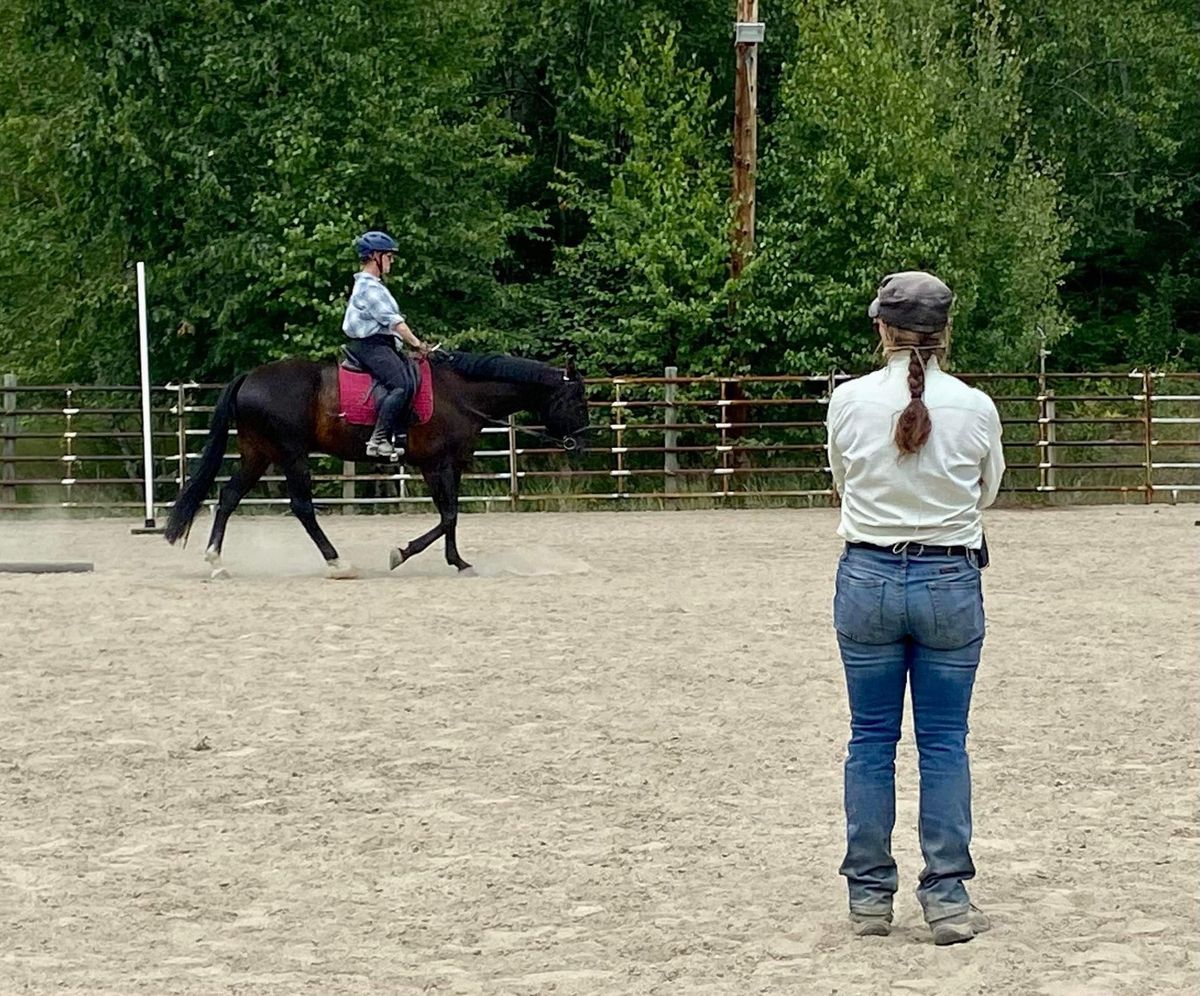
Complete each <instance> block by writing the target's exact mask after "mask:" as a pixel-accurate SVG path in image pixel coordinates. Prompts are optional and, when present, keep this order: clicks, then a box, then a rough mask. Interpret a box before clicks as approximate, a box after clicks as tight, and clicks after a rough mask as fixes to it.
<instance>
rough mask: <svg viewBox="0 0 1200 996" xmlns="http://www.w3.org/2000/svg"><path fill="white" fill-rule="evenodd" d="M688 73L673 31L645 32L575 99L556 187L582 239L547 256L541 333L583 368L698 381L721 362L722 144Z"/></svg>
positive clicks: (724, 267)
mask: <svg viewBox="0 0 1200 996" xmlns="http://www.w3.org/2000/svg"><path fill="white" fill-rule="evenodd" d="M690 61H691V60H684V59H682V58H681V56H680V53H679V49H678V45H677V41H676V29H675V28H674V27H673V26H668V25H661V26H658V27H648V28H646V29H644V30H643V31H642V33H641V35H640V36H639V38H638V39H637V41H636V43H633V44H629V45H627V46H626V47H625V54H624V58H623V59H622V61H621V62H620V63H619V64H618V65H617V66H616V67H615V69H614V71H613V72H612V73H611V74H610V75H608V76H601V75H599V74H593V76H592V78H591V80H590V82H589V84H588V85H587V86H586V87H585V88H584V89H583V91H582V93H581V98H582V100H583V101H585V102H586V108H587V114H586V116H585V120H586V122H587V127H586V129H585V131H583V132H582V133H577V134H575V135H574V136H573V141H574V159H575V162H576V163H577V166H576V168H575V169H572V170H563V171H560V181H559V183H557V184H556V185H555V186H556V189H557V190H558V191H559V193H560V194H561V197H562V204H563V206H564V207H565V208H566V209H568V210H572V211H576V212H578V213H579V214H580V215H581V216H582V217H583V218H585V219H586V221H587V226H588V227H587V234H586V236H585V237H584V238H583V239H582V241H580V242H579V243H578V244H577V245H572V246H563V247H560V249H559V251H558V261H557V266H556V269H555V277H554V279H553V282H552V286H553V287H555V288H556V289H557V291H558V293H556V294H553V295H551V296H550V298H549V303H550V306H549V307H548V308H547V311H546V314H545V322H546V326H547V328H550V329H552V330H553V332H554V334H555V335H557V336H558V337H559V338H561V339H563V340H565V341H571V342H573V343H574V344H575V345H576V346H577V348H579V349H580V350H581V351H582V354H583V355H584V356H586V357H587V359H588V361H590V363H591V365H592V368H593V369H594V368H596V367H597V366H600V367H605V368H609V369H613V370H629V369H635V370H646V369H649V370H656V369H659V368H661V367H662V366H663V365H664V364H679V365H680V366H682V367H684V368H686V369H688V370H709V369H714V368H718V367H719V366H720V365H721V363H722V362H724V360H725V359H727V357H728V355H729V350H730V348H731V343H729V341H728V340H727V337H726V332H727V330H726V329H725V328H724V325H725V323H724V322H723V317H724V314H725V312H726V310H727V299H726V284H727V282H728V254H729V248H728V247H729V243H728V237H727V235H726V231H727V229H728V225H729V210H728V205H727V201H728V184H729V179H728V176H729V174H728V168H727V166H726V165H725V164H726V162H727V159H728V141H727V139H726V138H725V137H724V136H721V137H717V135H716V134H714V132H715V123H716V122H717V121H719V120H720V114H719V112H718V110H717V108H716V107H714V105H713V102H712V99H711V96H710V95H711V80H710V77H709V75H708V73H707V72H706V71H705V70H704V69H702V68H700V67H698V66H696V65H694V64H689V62H690Z"/></svg>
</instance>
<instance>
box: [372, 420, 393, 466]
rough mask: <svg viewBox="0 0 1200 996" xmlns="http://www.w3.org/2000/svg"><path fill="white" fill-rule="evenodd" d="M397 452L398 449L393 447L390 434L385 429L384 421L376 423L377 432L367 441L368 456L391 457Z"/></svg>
mask: <svg viewBox="0 0 1200 996" xmlns="http://www.w3.org/2000/svg"><path fill="white" fill-rule="evenodd" d="M395 452H396V447H395V446H393V445H392V441H391V439H389V438H388V432H387V430H386V429H385V428H384V427H383V420H382V419H380V420H379V421H378V422H376V423H375V431H374V432H372V433H371V438H370V439H368V440H367V456H369V457H391V456H392V454H394V453H395Z"/></svg>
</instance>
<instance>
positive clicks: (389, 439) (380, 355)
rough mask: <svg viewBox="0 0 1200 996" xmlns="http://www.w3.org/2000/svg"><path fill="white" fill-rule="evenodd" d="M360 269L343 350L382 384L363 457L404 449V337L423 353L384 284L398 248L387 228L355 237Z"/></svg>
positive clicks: (410, 374) (412, 383) (411, 378)
mask: <svg viewBox="0 0 1200 996" xmlns="http://www.w3.org/2000/svg"><path fill="white" fill-rule="evenodd" d="M356 245H357V248H358V258H359V259H360V260H362V264H363V265H362V269H361V270H360V271H359V272H358V273H357V274H355V276H354V289H353V290H352V291H351V292H350V301H349V303H348V304H347V305H346V317H345V318H344V319H343V320H342V331H343V332H345V333H346V336H347V337H348V339H349V341H348V342H347V344H346V350H347V352H349V353H350V355H351V356H353V357H354V359H355V360H357V361H358V363H359V364H360V365H361V366H362V367H364V368H365V369H366V370H369V371H370V372H371V373H372V374H373V375H374V377H375V379H376V380H378V381H379V383H380V384H382V385H383V386H384V387H385V388H386V389H387V392H388V394H387V397H385V398H384V399H383V402H382V403H381V404H380V405H379V420H378V421H377V422H376V424H375V431H374V432H372V433H371V438H370V439H369V440H367V456H372V457H374V456H381V457H390V456H391V455H392V454H393V453H396V452H401V453H402V452H403V449H404V444H403V442H402V441H397V442H395V443H394V442H393V440H394V439H396V437H399V440H403V436H404V432H405V430H406V428H407V426H406V425H401V424H400V421H401V419H402V417H403V413H404V412H405V411H406V410H407V408H408V404H409V401H410V400H411V399H412V396H413V392H414V391H415V390H416V386H417V385H416V374H415V372H414V370H413V367H412V364H410V363H409V362H408V360H407V359H406V358H405V357H404V356H402V355H401V353H400V342H399V341H398V340H403V341H404V342H406V343H407V344H408V345H409V346H411V347H412V348H413V349H417V350H420V351H421V352H423V353H424V352H428V350H429V347H428V346H426V345H425V344H424V343H423V342H421V340H420V339H418V338H417V337H416V336H415V335H414V334H413V331H412V329H410V328H409V327H408V323H407V322H405V320H404V316H403V315H402V314H400V307H399V305H397V304H396V299H395V298H394V297H392V293H391V291H389V290H388V289H387V287H385V286H384V284H383V278H384V277H385V276H387V274H388V271H390V270H391V268H392V263H393V261H394V260H395V258H396V251H397V249H399V248H400V247H399V246H398V245H396V242H395V240H394V239H393V238H392V237H391V236H390V235H388V234H387V233H386V232H366V233H365V234H363V235H361V236H360V237H359V238H358V241H357V242H356Z"/></svg>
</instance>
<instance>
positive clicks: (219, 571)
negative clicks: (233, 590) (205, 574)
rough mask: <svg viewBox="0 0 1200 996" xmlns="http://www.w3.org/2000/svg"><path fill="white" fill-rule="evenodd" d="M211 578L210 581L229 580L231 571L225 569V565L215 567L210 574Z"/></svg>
mask: <svg viewBox="0 0 1200 996" xmlns="http://www.w3.org/2000/svg"><path fill="white" fill-rule="evenodd" d="M209 580H210V581H228V580H229V572H228V571H227V570H225V568H224V567H217V568H214V570H213V572H212V574H211V575H209Z"/></svg>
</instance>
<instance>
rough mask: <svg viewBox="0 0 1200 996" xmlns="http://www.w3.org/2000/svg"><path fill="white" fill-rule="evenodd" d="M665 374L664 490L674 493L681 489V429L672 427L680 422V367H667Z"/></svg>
mask: <svg viewBox="0 0 1200 996" xmlns="http://www.w3.org/2000/svg"><path fill="white" fill-rule="evenodd" d="M663 376H664V377H665V378H666V379H667V383H666V384H665V385H663V401H664V402H665V403H666V407H665V408H664V409H663V427H664V428H663V450H664V453H663V491H664V492H666V493H671V494H673V493H674V492H676V491H678V490H679V454H678V452H676V450H677V448H678V446H679V430H678V429H675V428H672V426H675V425H677V424H678V418H677V416H676V414H675V392H676V391H677V390H678V387H679V385H677V384H676V383H675V378H676V377H678V376H679V368H678V367H666V368H665V369H664V370H663Z"/></svg>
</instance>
